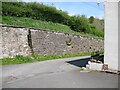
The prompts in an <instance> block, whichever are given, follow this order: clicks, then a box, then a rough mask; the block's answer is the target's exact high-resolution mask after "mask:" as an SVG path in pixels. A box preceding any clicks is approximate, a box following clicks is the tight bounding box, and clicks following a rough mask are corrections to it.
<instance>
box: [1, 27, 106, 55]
mask: <svg viewBox="0 0 120 90" xmlns="http://www.w3.org/2000/svg"><path fill="white" fill-rule="evenodd" d="M0 33H2V39H0V45H2V48H1V47H0V49H1V51H2V52H0V57H13V56H16V55H24V56H27V55H30V54H31V53H32V52H33V53H35V54H41V55H63V54H70V53H83V52H93V51H97V50H103V47H104V46H103V40H100V39H93V38H87V37H81V36H75V35H68V34H64V33H57V32H50V31H45V30H38V29H32V28H24V27H21V28H20V27H11V26H9V27H8V26H3V27H2V29H1V30H0ZM69 40H71V41H69ZM68 41H69V43H70V44H71V45H68Z"/></svg>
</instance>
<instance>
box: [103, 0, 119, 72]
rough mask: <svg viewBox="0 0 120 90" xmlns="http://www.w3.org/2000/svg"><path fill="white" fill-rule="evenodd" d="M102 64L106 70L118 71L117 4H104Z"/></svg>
mask: <svg viewBox="0 0 120 90" xmlns="http://www.w3.org/2000/svg"><path fill="white" fill-rule="evenodd" d="M104 46H105V48H104V50H105V53H104V56H105V57H104V62H105V64H108V68H109V69H112V70H118V2H109V1H108V0H107V1H106V2H105V42H104Z"/></svg>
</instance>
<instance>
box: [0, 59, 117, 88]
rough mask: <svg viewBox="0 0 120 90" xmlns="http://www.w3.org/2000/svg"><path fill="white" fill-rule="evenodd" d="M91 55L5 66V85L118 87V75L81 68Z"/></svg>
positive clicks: (4, 86) (14, 86)
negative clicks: (87, 70) (86, 70)
mask: <svg viewBox="0 0 120 90" xmlns="http://www.w3.org/2000/svg"><path fill="white" fill-rule="evenodd" d="M88 60H89V57H74V58H65V59H58V60H48V61H41V62H34V63H27V64H19V65H6V66H3V67H2V71H3V73H2V76H0V77H2V79H3V81H2V82H3V84H2V87H3V88H118V75H116V74H108V73H103V72H93V71H92V72H91V71H90V72H85V71H83V72H80V71H81V70H80V66H85V64H86V63H87V61H88Z"/></svg>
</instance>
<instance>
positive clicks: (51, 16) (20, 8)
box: [1, 2, 104, 37]
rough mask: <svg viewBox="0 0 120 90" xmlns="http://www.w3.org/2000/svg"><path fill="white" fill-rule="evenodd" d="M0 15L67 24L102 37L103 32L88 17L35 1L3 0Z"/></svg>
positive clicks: (74, 29)
mask: <svg viewBox="0 0 120 90" xmlns="http://www.w3.org/2000/svg"><path fill="white" fill-rule="evenodd" d="M1 15H4V16H14V17H27V18H31V19H35V20H41V21H47V22H54V23H60V24H64V25H67V26H69V28H71V30H73V31H76V32H82V33H88V34H92V35H95V36H98V37H104V32H103V31H101V30H98V29H97V28H96V27H95V26H94V25H93V24H92V25H91V24H90V22H89V19H88V18H86V17H85V16H84V15H78V16H69V15H68V13H67V12H64V11H62V10H57V9H56V8H55V7H53V6H46V5H43V4H40V3H36V2H34V3H25V2H3V3H2V13H1ZM3 22H4V19H3ZM14 23H15V22H14ZM41 27H42V26H41ZM48 29H51V28H48ZM61 30H62V29H61Z"/></svg>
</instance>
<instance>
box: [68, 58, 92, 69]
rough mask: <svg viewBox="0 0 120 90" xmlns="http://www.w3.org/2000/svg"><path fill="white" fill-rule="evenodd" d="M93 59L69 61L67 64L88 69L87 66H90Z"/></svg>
mask: <svg viewBox="0 0 120 90" xmlns="http://www.w3.org/2000/svg"><path fill="white" fill-rule="evenodd" d="M90 59H91V58H83V59H77V60H74V61H68V62H67V63H69V64H72V65H75V66H78V67H86V64H88V61H89V60H90Z"/></svg>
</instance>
